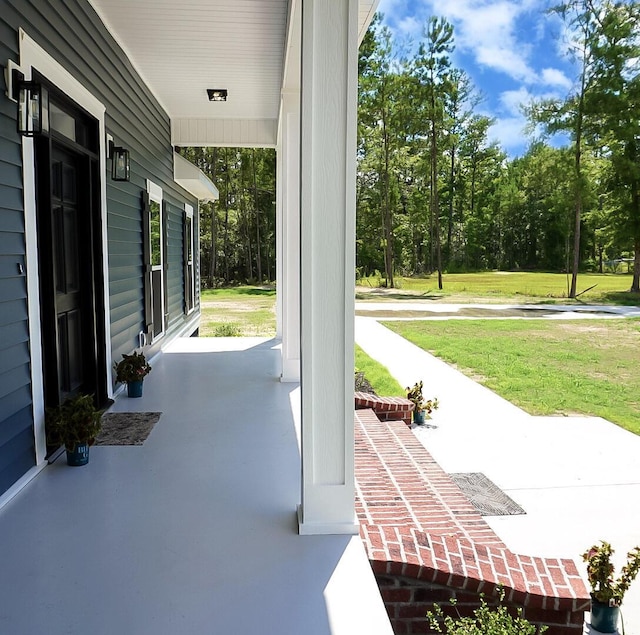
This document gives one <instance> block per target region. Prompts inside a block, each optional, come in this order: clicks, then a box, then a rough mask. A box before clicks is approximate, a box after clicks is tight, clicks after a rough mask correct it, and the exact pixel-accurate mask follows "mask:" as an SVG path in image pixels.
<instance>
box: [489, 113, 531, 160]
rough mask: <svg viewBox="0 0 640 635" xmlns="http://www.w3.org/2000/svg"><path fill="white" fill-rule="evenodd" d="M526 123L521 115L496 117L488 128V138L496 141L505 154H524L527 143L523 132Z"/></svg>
mask: <svg viewBox="0 0 640 635" xmlns="http://www.w3.org/2000/svg"><path fill="white" fill-rule="evenodd" d="M526 125H527V121H526V119H525V118H524V117H522V116H519V117H502V118H497V119H496V120H495V123H494V124H493V125H492V126H491V127H490V128H489V139H490V140H491V141H497V142H498V143H499V144H500V146H501V147H502V148H503V149H504V150H505V151H506V152H507V154H524V152H525V151H526V148H527V146H528V143H529V142H528V139H527V137H526V135H525V132H524V128H525V126H526Z"/></svg>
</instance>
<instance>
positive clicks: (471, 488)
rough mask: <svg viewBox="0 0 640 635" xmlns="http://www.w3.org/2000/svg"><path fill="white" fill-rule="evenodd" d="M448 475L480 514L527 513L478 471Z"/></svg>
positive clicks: (506, 514)
mask: <svg viewBox="0 0 640 635" xmlns="http://www.w3.org/2000/svg"><path fill="white" fill-rule="evenodd" d="M449 476H450V477H451V479H452V480H453V482H454V483H455V484H456V485H457V486H458V487H459V488H460V489H461V490H462V493H463V494H464V495H465V496H466V497H467V498H468V499H469V502H470V503H471V504H472V505H473V506H474V507H475V508H476V509H477V510H478V511H479V512H480V515H481V516H516V515H518V514H526V513H527V512H525V511H524V509H522V507H520V505H518V504H517V503H515V502H514V501H513V500H511V499H510V498H509V497H508V496H507V495H506V494H505V493H504V492H503V491H502V490H501V489H500V488H499V487H498V486H497V485H496V484H495V483H493V482H492V481H490V480H489V479H488V478H487V477H486V476H485V475H484V474H482V473H480V472H469V473H468V474H464V473H458V474H449Z"/></svg>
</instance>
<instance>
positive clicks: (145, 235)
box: [142, 192, 153, 334]
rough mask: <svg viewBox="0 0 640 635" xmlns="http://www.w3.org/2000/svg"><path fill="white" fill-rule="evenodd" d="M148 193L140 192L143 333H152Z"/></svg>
mask: <svg viewBox="0 0 640 635" xmlns="http://www.w3.org/2000/svg"><path fill="white" fill-rule="evenodd" d="M149 208H150V204H149V194H148V192H142V287H143V290H144V332H145V333H147V334H149V333H153V297H152V291H151V227H150V220H151V219H150V209H149Z"/></svg>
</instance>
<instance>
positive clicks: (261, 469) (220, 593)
mask: <svg viewBox="0 0 640 635" xmlns="http://www.w3.org/2000/svg"><path fill="white" fill-rule="evenodd" d="M279 358H280V355H279V351H278V350H277V342H276V341H274V340H264V339H245V338H233V339H220V338H211V339H206V338H200V339H199V338H189V339H183V340H178V341H176V342H174V343H173V344H172V345H171V346H170V347H169V348H168V349H167V351H165V352H164V353H163V354H161V355H160V356H158V357H157V358H156V359H155V360H153V362H152V363H153V366H154V368H153V372H152V374H151V375H150V377H149V378H148V380H147V381H145V386H144V396H143V397H142V398H141V399H127V398H126V397H124V396H121V397H119V398H118V399H117V400H116V403H115V404H114V406H113V408H112V411H128V410H131V411H162V417H161V418H160V421H159V422H158V423H157V424H156V426H155V428H154V429H153V431H152V432H151V435H150V436H149V438H148V439H147V440H146V442H145V444H144V445H143V446H139V447H132V446H112V447H106V446H101V447H93V448H92V449H91V459H90V463H89V465H88V466H86V467H84V468H70V467H67V466H66V464H65V460H64V457H62V458H60V459H58V460H57V461H56V463H54V464H53V465H51V466H49V467H47V468H46V469H45V470H43V471H42V472H41V473H40V474H39V475H38V476H37V477H36V478H35V479H34V480H33V481H32V482H31V483H29V484H28V485H27V486H26V488H25V489H23V490H22V491H21V492H19V493H18V495H17V496H16V497H15V498H14V499H13V500H11V501H10V502H9V503H7V504H6V505H5V506H4V507H3V508H2V509H0V545H2V553H3V558H2V574H1V575H0V633H3V634H7V635H34V634H36V633H49V634H52V635H57V634H62V633H64V634H78V635H80V634H81V635H87V634H89V633H90V634H91V635H103V634H104V635H114V634H116V633H117V634H118V635H147V634H152V633H153V634H154V635H163V634H166V635H180V634H183V633H192V634H195V635H200V634H202V635H204V634H207V635H209V634H211V635H217V634H220V635H222V634H225V635H249V634H259V635H270V634H273V635H294V634H295V635H298V634H300V633H305V635H315V634H318V635H325V634H332V635H343V634H347V633H349V634H350V635H352V634H353V633H368V634H369V635H372V634H373V635H378V634H380V635H383V634H384V635H389V634H390V633H391V629H390V626H389V621H388V618H387V615H386V612H385V610H384V606H383V604H382V601H381V599H380V595H379V592H378V589H377V586H376V584H375V580H374V577H373V574H372V572H371V569H370V566H369V562H368V560H367V558H366V555H365V552H364V548H363V546H362V543H361V542H360V538H359V537H358V536H354V537H349V536H299V535H298V534H297V525H296V516H295V507H296V504H297V503H298V502H299V489H300V453H299V443H298V438H297V433H296V424H297V423H299V422H297V421H296V419H297V418H298V417H299V415H298V413H299V387H298V385H297V384H282V383H280V382H279V380H278V375H279V368H278V364H279Z"/></svg>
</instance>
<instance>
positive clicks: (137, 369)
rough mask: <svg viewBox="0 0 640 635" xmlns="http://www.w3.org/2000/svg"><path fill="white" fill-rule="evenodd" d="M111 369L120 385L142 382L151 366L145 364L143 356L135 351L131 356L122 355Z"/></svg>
mask: <svg viewBox="0 0 640 635" xmlns="http://www.w3.org/2000/svg"><path fill="white" fill-rule="evenodd" d="M113 367H114V369H115V371H116V381H117V382H118V383H121V384H126V383H128V382H130V381H142V380H143V379H144V378H145V377H146V376H147V375H148V374H149V373H150V372H151V366H149V364H147V360H146V358H145V356H144V354H143V353H136V352H135V351H134V352H133V353H131V355H127V354H125V353H123V355H122V359H121V360H120V361H119V362H116V363H115V364H114V365H113Z"/></svg>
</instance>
